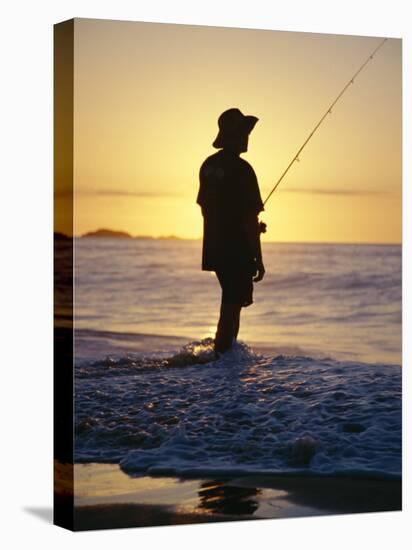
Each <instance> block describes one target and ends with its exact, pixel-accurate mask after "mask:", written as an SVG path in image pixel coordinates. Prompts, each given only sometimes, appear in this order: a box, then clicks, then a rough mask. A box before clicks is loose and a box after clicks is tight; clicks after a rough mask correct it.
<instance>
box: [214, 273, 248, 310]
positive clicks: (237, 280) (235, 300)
mask: <svg viewBox="0 0 412 550" xmlns="http://www.w3.org/2000/svg"><path fill="white" fill-rule="evenodd" d="M253 276H254V273H252V272H251V270H246V271H244V270H234V269H228V268H226V269H219V270H217V271H216V277H217V278H218V280H219V283H220V286H221V288H222V303H225V304H239V305H241V306H242V307H247V306H250V304H253Z"/></svg>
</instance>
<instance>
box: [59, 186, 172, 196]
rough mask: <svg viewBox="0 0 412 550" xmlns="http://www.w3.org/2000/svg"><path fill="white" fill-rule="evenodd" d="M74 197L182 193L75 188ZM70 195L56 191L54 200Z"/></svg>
mask: <svg viewBox="0 0 412 550" xmlns="http://www.w3.org/2000/svg"><path fill="white" fill-rule="evenodd" d="M74 192H75V194H76V195H82V196H92V197H96V196H97V197H137V198H157V197H181V196H182V193H179V192H178V191H146V190H141V191H140V190H137V191H134V190H128V189H88V188H83V189H82V188H80V189H78V188H76V186H74ZM71 195H72V191H60V192H59V191H57V192H56V193H55V197H56V198H64V197H69V196H71Z"/></svg>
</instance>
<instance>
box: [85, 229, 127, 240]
mask: <svg viewBox="0 0 412 550" xmlns="http://www.w3.org/2000/svg"><path fill="white" fill-rule="evenodd" d="M96 237H97V238H104V239H106V238H110V239H133V237H132V236H131V235H130V234H129V233H126V231H113V229H98V230H97V231H89V232H88V233H85V234H84V235H82V239H88V238H96Z"/></svg>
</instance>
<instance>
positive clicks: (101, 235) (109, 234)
mask: <svg viewBox="0 0 412 550" xmlns="http://www.w3.org/2000/svg"><path fill="white" fill-rule="evenodd" d="M80 238H81V239H96V238H98V239H152V240H154V239H167V240H181V237H177V236H176V235H167V236H160V237H153V236H151V235H136V236H133V235H130V233H127V232H126V231H114V230H113V229H97V230H96V231H89V232H88V233H84V235H81V237H80Z"/></svg>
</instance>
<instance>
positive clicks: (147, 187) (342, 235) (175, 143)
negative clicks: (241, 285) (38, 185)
mask: <svg viewBox="0 0 412 550" xmlns="http://www.w3.org/2000/svg"><path fill="white" fill-rule="evenodd" d="M74 33H75V42H74V44H75V49H74V60H75V64H74V188H75V201H74V232H75V234H76V235H79V234H83V233H85V232H87V231H93V230H96V229H98V228H102V227H104V228H111V229H115V230H123V231H127V232H129V233H131V234H133V235H152V236H162V235H171V234H173V235H177V236H179V237H185V238H198V237H201V235H202V217H201V214H200V209H199V207H198V206H197V205H196V202H195V201H196V195H197V191H198V173H199V167H200V165H201V163H202V162H203V160H204V159H205V158H206V157H207V156H208V155H210V154H212V153H213V152H215V151H216V150H215V149H213V147H212V142H213V140H214V138H215V136H216V133H217V118H218V116H219V115H220V113H221V112H223V111H224V110H226V109H227V108H230V107H238V108H240V109H241V110H242V112H243V113H245V114H253V115H255V116H257V117H258V118H259V122H258V123H257V125H256V127H255V129H254V131H253V132H252V134H251V136H250V140H249V151H248V152H247V153H244V154H243V155H242V156H243V158H245V159H246V160H248V161H249V162H250V163H251V164H252V166H253V167H254V169H255V172H256V174H257V177H258V181H259V185H260V189H261V194H262V197H263V199H264V198H265V197H266V195H267V194H268V192H269V191H270V189H271V187H272V186H273V184H274V183H275V182H276V180H277V179H278V177H279V176H280V174H281V173H282V172H283V170H284V169H285V168H286V166H287V164H288V163H289V162H290V160H291V158H292V157H293V155H294V154H295V153H296V151H297V149H298V147H299V146H300V145H301V144H302V142H303V141H304V139H305V138H306V137H307V135H308V133H309V132H310V131H311V130H312V129H313V127H314V125H315V124H316V122H317V121H318V120H319V118H320V116H321V115H322V114H323V113H324V111H325V110H326V108H327V107H328V105H329V104H330V103H331V102H332V100H333V99H334V98H335V97H336V95H337V94H338V93H339V91H340V90H341V88H342V87H343V86H344V85H345V84H346V82H347V81H348V80H349V78H350V77H351V76H352V74H353V73H354V72H355V71H356V70H357V69H358V68H359V66H360V65H361V63H362V62H363V61H364V60H365V59H366V58H367V56H368V55H369V54H370V53H371V51H372V50H373V49H374V48H375V47H376V46H377V45H378V44H379V42H380V40H381V38H365V37H357V36H337V35H326V34H324V35H321V34H310V33H292V32H284V31H268V30H250V29H232V28H217V27H202V26H187V25H169V24H152V23H135V22H117V21H103V20H91V19H77V20H76V21H75V27H74ZM401 186H402V183H401V41H400V40H399V39H390V40H388V41H387V42H386V43H385V45H384V46H383V48H382V49H381V50H380V51H379V53H378V54H377V55H376V57H375V59H374V60H373V61H372V62H371V63H370V64H368V66H367V68H366V69H365V70H364V71H363V72H362V73H361V74H360V76H359V77H358V78H357V80H356V81H355V84H354V86H351V87H350V88H349V90H348V92H347V93H346V94H345V95H344V96H343V98H342V100H341V101H340V102H339V103H338V104H337V106H336V107H335V109H334V111H333V114H332V115H331V116H330V117H328V119H327V120H326V121H325V123H324V124H323V125H322V126H321V128H320V130H319V132H318V133H316V134H315V136H314V138H313V139H312V141H311V142H310V143H309V144H308V146H307V147H306V149H305V150H304V152H303V153H302V155H301V159H300V163H298V164H295V165H294V166H293V167H292V169H291V171H290V172H289V174H288V175H287V177H286V179H285V180H284V181H283V182H282V184H281V186H280V187H279V190H278V191H276V193H275V195H274V196H273V197H272V199H271V200H270V201H269V203H268V205H267V206H266V211H265V212H264V213H263V214H262V215H261V219H262V220H264V221H265V222H266V223H267V224H268V232H267V233H266V235H265V236H264V240H266V241H300V242H307V241H314V242H374V243H399V242H400V241H401ZM56 200H57V201H59V200H60V201H64V200H65V199H64V196H62V197H60V198H57V199H56ZM62 206H63V205H62ZM56 229H57V230H61V231H65V230H67V228H65V227H64V224H63V225H62V226H61V227H57V228H56Z"/></svg>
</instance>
